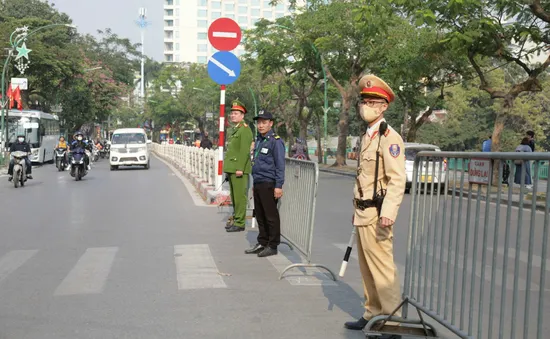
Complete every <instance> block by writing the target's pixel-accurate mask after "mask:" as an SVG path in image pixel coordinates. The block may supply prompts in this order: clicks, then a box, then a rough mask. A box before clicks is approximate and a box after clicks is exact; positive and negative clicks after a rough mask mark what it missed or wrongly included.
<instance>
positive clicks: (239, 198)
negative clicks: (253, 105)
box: [223, 101, 253, 230]
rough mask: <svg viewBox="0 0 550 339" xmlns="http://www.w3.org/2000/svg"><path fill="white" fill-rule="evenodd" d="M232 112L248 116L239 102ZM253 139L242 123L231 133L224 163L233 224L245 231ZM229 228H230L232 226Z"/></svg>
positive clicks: (248, 128) (250, 132) (248, 129)
mask: <svg viewBox="0 0 550 339" xmlns="http://www.w3.org/2000/svg"><path fill="white" fill-rule="evenodd" d="M231 110H232V111H240V112H243V113H245V114H246V108H245V107H244V105H243V104H241V103H240V102H238V101H234V102H233V104H232V106H231ZM252 139H253V136H252V130H251V129H250V127H249V126H248V125H247V124H246V123H245V122H244V121H241V122H240V123H239V124H237V125H236V126H235V127H234V128H233V130H232V131H231V132H230V133H229V136H228V140H227V152H226V153H225V157H224V162H223V171H224V173H227V174H228V175H229V188H230V193H231V202H232V203H233V222H232V224H233V225H234V226H236V227H240V228H243V229H244V226H245V220H246V205H247V200H248V192H247V190H248V175H249V174H250V173H251V172H252V165H251V163H250V145H251V144H252ZM237 171H242V172H243V175H242V176H240V177H237V175H236V174H235V173H236V172H237ZM228 226H229V227H230V226H231V225H228ZM229 229H231V228H229ZM229 229H228V230H229Z"/></svg>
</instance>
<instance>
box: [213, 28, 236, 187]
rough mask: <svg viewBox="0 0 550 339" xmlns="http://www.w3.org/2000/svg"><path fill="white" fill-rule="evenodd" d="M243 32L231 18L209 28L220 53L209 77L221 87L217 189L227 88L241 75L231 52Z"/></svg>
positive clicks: (221, 156)
mask: <svg viewBox="0 0 550 339" xmlns="http://www.w3.org/2000/svg"><path fill="white" fill-rule="evenodd" d="M241 38H242V32H241V28H240V27H239V25H238V24H237V23H236V22H235V21H234V20H231V19H229V18H219V19H217V20H215V21H214V22H212V24H211V25H210V27H209V28H208V41H210V44H211V45H212V47H214V48H215V49H217V50H219V51H220V52H217V53H215V54H214V55H212V56H210V58H209V59H208V67H207V69H208V75H209V76H210V78H211V79H212V80H214V82H216V83H217V84H218V85H220V126H219V138H218V175H217V176H216V182H215V188H216V190H217V191H220V190H221V189H222V184H223V149H224V145H225V86H227V85H230V84H232V83H233V82H235V81H236V80H237V79H238V78H239V75H240V74H241V63H240V61H239V59H238V58H237V57H236V56H235V55H234V54H233V53H231V52H229V51H230V50H233V49H235V48H236V47H237V46H238V45H239V44H240V43H241Z"/></svg>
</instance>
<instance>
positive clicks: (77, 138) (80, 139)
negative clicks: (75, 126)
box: [70, 131, 91, 171]
mask: <svg viewBox="0 0 550 339" xmlns="http://www.w3.org/2000/svg"><path fill="white" fill-rule="evenodd" d="M73 139H74V140H73V142H72V143H71V147H70V151H71V152H72V151H74V150H75V149H77V148H82V149H84V150H85V149H89V144H88V142H87V141H85V140H84V134H82V132H80V131H78V132H76V133H75V134H74V135H73ZM84 163H85V164H86V168H87V169H88V171H89V170H90V169H91V167H90V158H89V157H88V154H86V153H84Z"/></svg>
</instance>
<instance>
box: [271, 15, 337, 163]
mask: <svg viewBox="0 0 550 339" xmlns="http://www.w3.org/2000/svg"><path fill="white" fill-rule="evenodd" d="M273 26H276V27H279V28H282V29H286V30H287V31H290V32H292V33H296V31H294V30H293V29H292V28H290V27H287V26H283V25H279V24H273ZM309 44H310V45H311V49H313V51H314V52H315V55H316V56H317V57H318V58H319V62H320V63H321V71H322V72H323V87H324V96H325V99H324V105H323V113H324V115H323V123H324V132H325V133H324V134H325V138H324V139H325V142H324V145H323V163H324V164H325V165H326V164H327V140H328V129H327V114H328V111H329V110H330V108H329V107H328V95H327V91H328V82H327V73H326V71H325V64H324V63H323V57H322V56H321V54H320V53H319V51H318V50H317V47H315V44H313V43H312V42H311V41H309Z"/></svg>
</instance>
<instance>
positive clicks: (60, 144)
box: [55, 136, 69, 164]
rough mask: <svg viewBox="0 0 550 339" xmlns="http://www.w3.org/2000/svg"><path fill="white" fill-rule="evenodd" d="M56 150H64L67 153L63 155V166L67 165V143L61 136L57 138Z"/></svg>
mask: <svg viewBox="0 0 550 339" xmlns="http://www.w3.org/2000/svg"><path fill="white" fill-rule="evenodd" d="M58 148H61V149H64V150H66V151H67V152H66V153H65V156H64V159H63V160H64V161H65V164H68V163H69V162H68V158H67V153H69V145H68V144H67V142H66V141H65V137H63V136H61V137H59V142H58V143H57V145H55V149H58Z"/></svg>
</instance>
